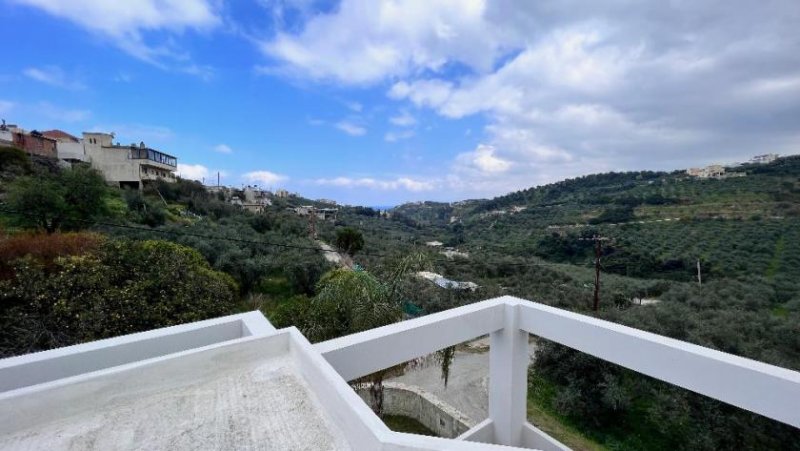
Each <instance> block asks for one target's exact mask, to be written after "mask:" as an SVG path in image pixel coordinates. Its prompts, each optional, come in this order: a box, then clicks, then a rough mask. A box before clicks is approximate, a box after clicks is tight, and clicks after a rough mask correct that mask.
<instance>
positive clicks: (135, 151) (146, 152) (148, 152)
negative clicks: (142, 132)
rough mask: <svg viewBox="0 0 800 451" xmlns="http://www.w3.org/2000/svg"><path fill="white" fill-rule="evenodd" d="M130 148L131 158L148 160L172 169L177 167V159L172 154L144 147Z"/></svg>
mask: <svg viewBox="0 0 800 451" xmlns="http://www.w3.org/2000/svg"><path fill="white" fill-rule="evenodd" d="M130 149H131V159H132V160H149V161H152V162H155V163H158V164H160V165H164V166H167V167H170V168H172V169H175V168H177V167H178V159H177V158H175V157H173V156H172V155H168V154H165V153H164V152H159V151H157V150H154V149H150V148H146V147H142V148H140V147H131V148H130Z"/></svg>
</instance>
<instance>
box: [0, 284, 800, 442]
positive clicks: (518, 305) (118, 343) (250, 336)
mask: <svg viewBox="0 0 800 451" xmlns="http://www.w3.org/2000/svg"><path fill="white" fill-rule="evenodd" d="M487 334H488V335H489V336H490V350H489V353H490V354H489V362H490V363H489V409H488V417H487V418H486V419H484V420H483V421H481V422H479V423H478V424H477V425H475V426H474V427H472V428H471V429H469V430H467V431H466V432H464V433H463V434H462V435H461V436H459V437H457V438H456V439H443V438H436V437H424V436H418V435H413V434H406V433H398V432H393V431H391V430H389V429H388V428H387V427H386V426H385V425H384V424H383V422H381V420H380V419H379V418H378V417H377V416H376V415H375V414H374V413H373V412H372V410H370V408H369V407H368V406H367V405H366V404H365V403H364V402H363V401H362V400H361V398H360V397H359V396H358V395H357V394H356V393H355V392H354V391H353V390H352V389H351V387H350V386H349V385H348V384H347V381H349V380H353V379H355V378H358V377H361V376H364V375H367V374H370V373H373V372H375V371H378V370H381V369H384V368H388V367H390V366H393V365H396V364H399V363H402V362H405V361H408V360H411V359H414V358H416V357H420V356H423V355H426V354H429V353H431V352H434V351H437V350H439V349H442V348H444V347H447V346H451V345H454V344H457V343H461V342H464V341H467V340H470V339H472V338H475V337H478V336H482V335H487ZM529 334H533V335H537V336H539V337H542V338H545V339H548V340H552V341H555V342H558V343H562V344H564V345H566V346H569V347H572V348H574V349H577V350H579V351H582V352H585V353H587V354H591V355H593V356H596V357H599V358H601V359H605V360H607V361H610V362H613V363H615V364H618V365H621V366H623V367H626V368H629V369H632V370H634V371H638V372H640V373H643V374H646V375H649V376H652V377H654V378H657V379H660V380H663V381H666V382H669V383H671V384H674V385H677V386H680V387H683V388H686V389H688V390H692V391H694V392H697V393H700V394H703V395H705V396H709V397H711V398H714V399H718V400H720V401H723V402H725V403H728V404H731V405H734V406H737V407H740V408H743V409H747V410H749V411H752V412H755V413H758V414H760V415H764V416H766V417H769V418H772V419H774V420H776V421H780V422H783V423H786V424H789V425H791V426H793V427H800V409H798V408H797V406H798V405H800V373H798V372H795V371H790V370H787V369H783V368H779V367H775V366H772V365H767V364H764V363H760V362H756V361H753V360H749V359H744V358H741V357H737V356H733V355H730V354H725V353H722V352H719V351H714V350H711V349H708V348H703V347H700V346H696V345H692V344H689V343H685V342H681V341H678V340H673V339H670V338H666V337H663V336H659V335H655V334H651V333H647V332H643V331H640V330H637V329H632V328H629V327H625V326H620V325H617V324H613V323H609V322H606V321H602V320H598V319H595V318H591V317H587V316H583V315H578V314H575V313H570V312H566V311H563V310H559V309H555V308H552V307H548V306H545V305H541V304H537V303H533V302H529V301H525V300H521V299H517V298H513V297H501V298H496V299H490V300H487V301H483V302H479V303H476V304H472V305H468V306H464V307H460V308H456V309H452V310H448V311H445V312H441V313H438V314H434V315H429V316H426V317H422V318H418V319H414V320H409V321H405V322H401V323H396V324H392V325H389V326H385V327H381V328H378V329H373V330H369V331H366V332H362V333H358V334H354V335H349V336H345V337H341V338H338V339H334V340H330V341H327V342H323V343H318V344H316V345H312V344H311V343H309V342H308V341H307V340H306V339H305V337H303V336H302V334H300V333H299V332H298V331H297V330H296V329H294V328H289V329H282V330H277V331H276V330H274V328H273V327H272V326H271V325H270V324H269V322H268V321H267V320H266V319H265V318H263V316H261V315H260V314H258V313H255V312H253V313H248V314H245V315H235V316H232V317H226V318H219V319H216V320H211V321H202V322H199V323H193V324H187V325H183V326H176V327H174V328H167V329H160V330H156V331H150V332H145V333H142V334H134V335H129V336H125V337H117V338H113V339H109V340H102V341H99V342H94V343H87V344H83V345H78V346H72V347H67V348H62V349H55V350H52V351H46V352H42V353H37V354H31V355H26V356H20V357H14V358H10V359H5V360H0V381H2V385H0V390H3V391H2V392H0V447H2V448H6V447H8V448H14V447H34V448H35V447H42V446H46V447H48V448H49V449H58V448H64V447H68V446H70V444H75V443H90V442H91V443H94V445H95V446H97V447H102V446H103V445H109V444H111V445H113V448H116V449H129V448H133V447H142V446H144V447H146V448H149V449H167V448H169V449H180V448H185V447H192V446H194V447H196V446H197V444H198V443H202V444H203V445H204V446H207V447H209V448H243V447H244V448H249V447H253V446H265V447H267V448H270V447H271V448H277V449H283V448H305V449H317V448H323V449H357V450H361V449H370V450H373V449H374V450H378V449H380V450H387V451H390V450H391V451H394V450H397V451H399V450H439V449H448V450H479V449H481V450H493V449H494V450H498V451H500V450H508V449H510V448H508V447H507V446H511V447H517V448H528V449H542V450H563V449H566V447H565V446H564V445H562V444H561V443H559V442H558V441H556V440H555V439H553V438H552V437H549V436H548V435H547V434H545V433H544V432H542V431H541V430H539V429H538V428H536V426H535V425H532V424H530V423H528V422H527V420H526V402H527V385H528V384H527V366H528V364H529V356H528V337H529ZM499 445H506V446H499Z"/></svg>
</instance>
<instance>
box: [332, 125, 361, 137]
mask: <svg viewBox="0 0 800 451" xmlns="http://www.w3.org/2000/svg"><path fill="white" fill-rule="evenodd" d="M335 127H336V128H338V129H339V130H341V131H343V132H345V133H347V134H348V135H350V136H363V135H365V134H366V133H367V129H366V128H364V127H362V126H360V125H356V124H354V123H352V122H350V121H339V122H337V123H336V125H335Z"/></svg>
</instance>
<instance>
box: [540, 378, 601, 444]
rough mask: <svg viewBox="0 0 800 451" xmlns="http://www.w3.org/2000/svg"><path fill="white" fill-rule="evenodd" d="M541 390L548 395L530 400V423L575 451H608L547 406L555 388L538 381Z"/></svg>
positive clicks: (542, 394) (544, 394) (543, 394)
mask: <svg viewBox="0 0 800 451" xmlns="http://www.w3.org/2000/svg"><path fill="white" fill-rule="evenodd" d="M537 383H538V384H539V386H538V387H539V388H540V389H543V391H544V392H547V393H538V394H534V396H530V397H529V398H528V421H529V422H530V423H531V424H533V425H535V426H536V427H537V428H539V429H541V430H542V431H544V432H545V433H547V434H548V435H550V436H551V437H553V438H555V439H556V440H558V441H560V442H561V443H563V444H565V445H567V446H568V447H570V448H572V449H574V450H579V451H582V450H585V451H598V450H606V449H608V448H606V447H605V446H603V445H602V444H600V443H597V442H596V441H594V440H592V439H591V438H589V437H587V436H586V435H584V434H582V433H581V432H580V431H579V430H578V429H576V428H575V427H573V426H572V425H570V424H569V422H568V421H566V419H564V418H561V416H560V415H557V414H556V413H554V412H552V411H551V410H550V409H549V408H548V407H547V406H546V405H545V399H547V398H550V397H552V395H553V390H552V389H553V387H551V386H548V384H544V383H543V381H541V380H539V381H537Z"/></svg>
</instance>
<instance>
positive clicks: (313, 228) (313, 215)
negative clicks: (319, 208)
mask: <svg viewBox="0 0 800 451" xmlns="http://www.w3.org/2000/svg"><path fill="white" fill-rule="evenodd" d="M308 234H309V235H311V239H312V240H316V239H317V212H316V209H315V208H313V207H312V208H311V209H310V210H309V211H308Z"/></svg>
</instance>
